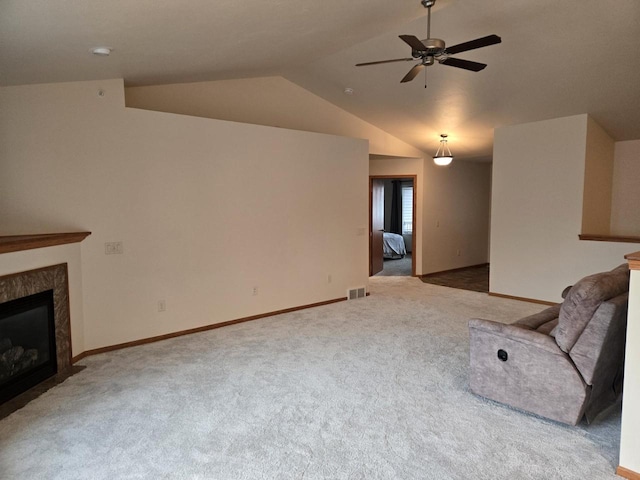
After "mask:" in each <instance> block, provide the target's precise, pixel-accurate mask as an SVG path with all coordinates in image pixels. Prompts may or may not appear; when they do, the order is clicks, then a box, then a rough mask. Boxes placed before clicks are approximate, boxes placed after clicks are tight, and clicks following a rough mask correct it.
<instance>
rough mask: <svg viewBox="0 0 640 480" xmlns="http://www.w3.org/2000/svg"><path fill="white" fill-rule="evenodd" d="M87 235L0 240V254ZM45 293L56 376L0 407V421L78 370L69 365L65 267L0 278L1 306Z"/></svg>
mask: <svg viewBox="0 0 640 480" xmlns="http://www.w3.org/2000/svg"><path fill="white" fill-rule="evenodd" d="M87 235H89V233H88V232H82V233H78V234H55V235H51V234H49V235H24V236H11V237H0V254H2V253H8V252H16V251H22V250H30V249H36V248H44V247H49V246H54V245H64V244H66V243H76V242H79V241H82V239H84V238H85V237H86V236H87ZM20 244H22V245H20ZM47 290H53V309H54V325H55V344H56V360H57V373H56V374H54V375H53V376H52V377H50V378H48V379H46V380H45V381H43V382H41V383H40V384H38V385H36V386H35V387H33V388H31V389H30V390H28V391H26V392H24V393H22V394H20V395H18V396H17V397H15V398H14V399H11V400H9V401H7V402H5V403H4V404H2V405H0V418H3V417H5V416H7V415H9V414H10V413H12V412H13V411H15V410H17V409H19V408H21V407H22V406H24V405H25V404H26V403H28V402H29V401H30V400H32V399H33V398H35V397H37V396H38V395H40V394H42V393H43V392H44V391H46V390H48V389H49V388H51V387H53V386H54V385H56V384H58V383H60V382H62V381H64V380H65V379H67V378H68V377H69V376H71V375H72V374H73V373H75V371H77V370H78V369H77V368H75V367H73V366H72V364H71V358H72V350H71V319H70V307H69V273H68V268H67V263H56V264H54V265H48V266H44V267H41V268H35V269H30V270H26V271H22V272H17V273H10V274H8V275H3V276H0V303H4V302H8V301H11V300H15V299H18V298H22V297H26V296H29V295H33V294H36V293H40V292H45V291H47Z"/></svg>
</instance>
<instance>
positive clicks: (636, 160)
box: [611, 140, 640, 236]
mask: <svg viewBox="0 0 640 480" xmlns="http://www.w3.org/2000/svg"><path fill="white" fill-rule="evenodd" d="M639 185H640V140H630V141H626V142H617V143H616V145H615V160H614V169H613V198H612V204H611V234H612V235H634V236H640V209H638V205H640V188H638V186H639Z"/></svg>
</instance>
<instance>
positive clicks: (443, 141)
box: [433, 133, 453, 167]
mask: <svg viewBox="0 0 640 480" xmlns="http://www.w3.org/2000/svg"><path fill="white" fill-rule="evenodd" d="M447 137H448V135H447V134H445V133H443V134H441V135H440V145H439V146H438V150H437V151H436V154H435V155H434V156H433V163H435V164H436V165H438V166H440V167H446V166H447V165H450V164H451V162H452V161H453V155H451V150H449V145H448V143H447Z"/></svg>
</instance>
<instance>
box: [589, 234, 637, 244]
mask: <svg viewBox="0 0 640 480" xmlns="http://www.w3.org/2000/svg"><path fill="white" fill-rule="evenodd" d="M578 238H579V239H580V240H592V241H596V242H621V243H640V237H623V236H620V235H591V234H588V233H581V234H580V235H578Z"/></svg>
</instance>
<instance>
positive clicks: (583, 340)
mask: <svg viewBox="0 0 640 480" xmlns="http://www.w3.org/2000/svg"><path fill="white" fill-rule="evenodd" d="M628 300H629V293H628V292H627V293H623V294H622V295H618V296H617V297H615V298H612V299H611V300H607V301H605V302H602V303H601V304H600V306H599V307H598V309H597V310H596V311H595V313H594V314H593V317H591V321H590V322H589V323H588V324H587V326H586V327H585V329H584V330H583V331H582V334H581V335H580V337H579V338H578V340H577V341H576V343H575V345H574V346H573V348H572V349H571V351H570V352H569V356H570V357H571V360H572V361H573V363H574V365H575V366H576V368H577V369H578V370H579V371H580V375H582V378H583V379H584V381H585V383H586V384H587V385H593V383H594V381H596V379H597V378H598V377H607V378H610V379H611V381H613V379H615V377H616V374H617V370H618V369H619V368H620V367H621V365H622V364H623V362H624V346H625V337H626V333H627V305H628Z"/></svg>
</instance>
